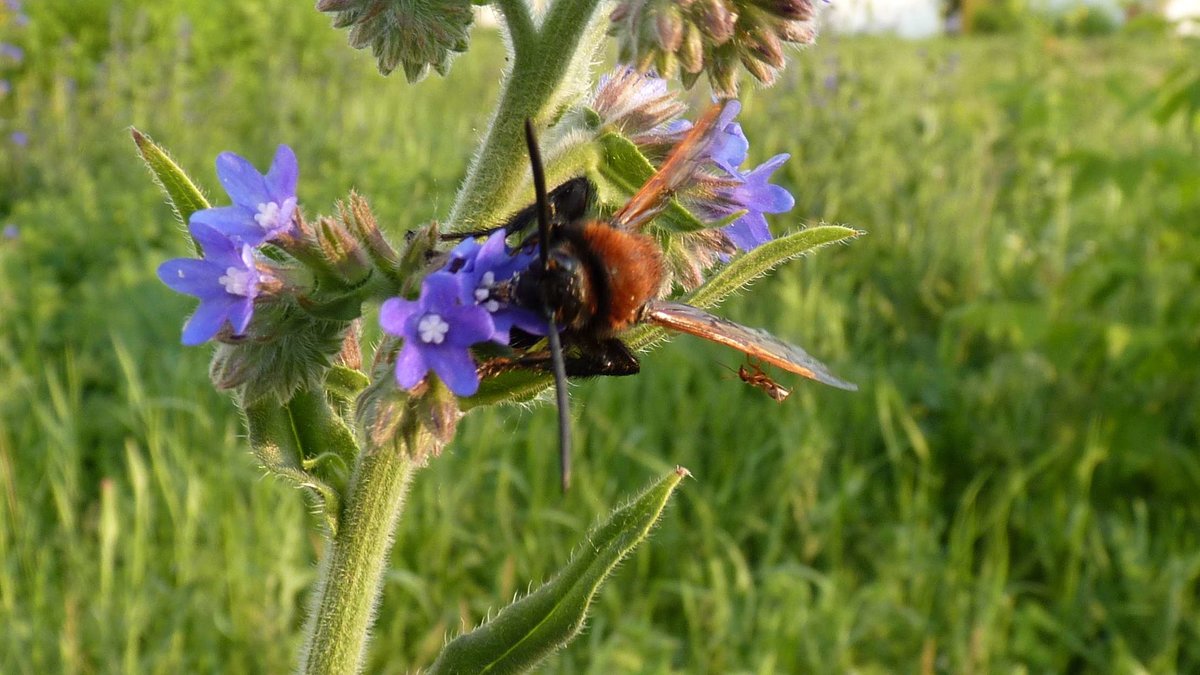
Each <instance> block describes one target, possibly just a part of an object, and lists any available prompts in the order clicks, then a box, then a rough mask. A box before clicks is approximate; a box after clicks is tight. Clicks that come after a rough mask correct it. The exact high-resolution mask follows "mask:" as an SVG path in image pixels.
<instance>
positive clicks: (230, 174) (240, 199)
mask: <svg viewBox="0 0 1200 675" xmlns="http://www.w3.org/2000/svg"><path fill="white" fill-rule="evenodd" d="M217 178H218V179H220V181H221V185H222V186H223V187H224V188H225V192H227V193H229V198H230V199H232V200H233V203H234V204H237V205H238V206H241V207H243V208H246V209H249V210H250V212H251V213H255V212H257V211H258V205H259V204H262V203H264V202H269V201H271V200H270V199H269V196H268V194H267V184H266V181H265V180H263V176H262V174H260V173H259V172H258V169H255V168H254V165H253V164H251V163H250V162H249V161H248V160H247V159H246V158H244V157H241V156H240V155H235V154H234V153H232V152H222V153H221V154H219V155H217Z"/></svg>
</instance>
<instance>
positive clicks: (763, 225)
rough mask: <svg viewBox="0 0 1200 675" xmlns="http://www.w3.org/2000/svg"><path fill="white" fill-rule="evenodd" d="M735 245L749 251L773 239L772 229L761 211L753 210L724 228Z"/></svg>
mask: <svg viewBox="0 0 1200 675" xmlns="http://www.w3.org/2000/svg"><path fill="white" fill-rule="evenodd" d="M722 231H723V232H725V234H726V236H728V237H729V240H730V241H732V242H733V245H734V246H737V247H738V248H740V249H742V250H743V251H749V250H751V249H753V248H755V247H757V246H760V245H762V244H765V243H767V242H768V241H771V230H770V229H769V228H768V227H767V219H766V218H763V215H762V214H761V213H758V212H755V211H752V212H750V213H747V214H746V215H744V216H742V217H741V218H738V219H737V221H736V222H734V223H733V224H732V225H729V226H727V227H725V228H723V230H722Z"/></svg>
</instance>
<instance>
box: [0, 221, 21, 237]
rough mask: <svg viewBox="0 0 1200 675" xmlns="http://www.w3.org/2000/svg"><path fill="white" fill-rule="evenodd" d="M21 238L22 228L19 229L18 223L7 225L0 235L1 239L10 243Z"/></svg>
mask: <svg viewBox="0 0 1200 675" xmlns="http://www.w3.org/2000/svg"><path fill="white" fill-rule="evenodd" d="M19 236H21V228H19V227H17V225H16V223H7V224H5V225H4V230H3V233H0V237H3V238H4V239H7V240H8V241H12V240H14V239H16V238H17V237H19Z"/></svg>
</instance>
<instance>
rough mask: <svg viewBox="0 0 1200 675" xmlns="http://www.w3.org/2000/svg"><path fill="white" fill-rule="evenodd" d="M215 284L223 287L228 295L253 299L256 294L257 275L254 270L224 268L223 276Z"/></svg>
mask: <svg viewBox="0 0 1200 675" xmlns="http://www.w3.org/2000/svg"><path fill="white" fill-rule="evenodd" d="M217 282H218V283H220V284H221V285H222V286H224V287H225V291H226V292H228V293H229V294H230V295H240V296H242V297H246V298H250V297H254V296H255V295H256V294H257V292H258V274H257V273H256V272H255V271H254V270H246V269H238V268H236V267H227V268H225V274H224V275H222V276H221V277H220V278H219V279H217Z"/></svg>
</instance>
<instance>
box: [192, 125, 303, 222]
mask: <svg viewBox="0 0 1200 675" xmlns="http://www.w3.org/2000/svg"><path fill="white" fill-rule="evenodd" d="M299 174H300V169H299V167H298V166H297V164H296V154H295V153H294V152H292V149H291V148H289V147H288V146H286V145H281V146H279V149H278V150H276V151H275V159H274V160H273V161H272V162H271V168H270V170H269V171H267V173H266V175H265V176H264V175H263V174H260V173H259V172H258V170H257V169H255V168H254V165H253V164H251V163H250V162H248V161H247V160H246V159H245V158H243V157H240V156H238V155H235V154H233V153H232V152H223V153H221V154H220V155H218V156H217V178H219V179H220V180H221V185H223V186H224V187H225V191H226V192H227V193H229V198H230V199H232V200H233V206H219V207H217V208H212V209H204V210H202V211H197V212H195V213H193V214H192V217H191V221H190V222H191V223H193V224H197V223H199V224H201V225H207V226H209V227H211V228H213V229H215V230H217V231H218V232H221V233H223V234H225V235H226V236H228V237H230V238H232V239H234V240H236V241H240V242H241V243H244V244H249V245H250V246H258V245H259V244H261V243H263V242H265V241H270V240H272V239H277V238H279V237H281V236H293V235H294V234H295V227H294V225H293V224H292V217H293V216H294V215H295V213H296V181H297V178H298V177H299Z"/></svg>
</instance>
